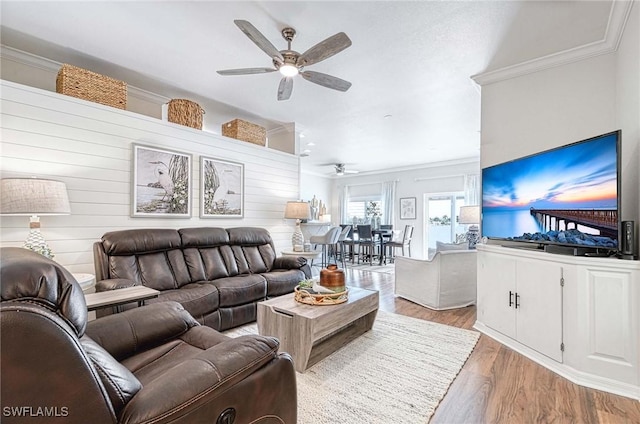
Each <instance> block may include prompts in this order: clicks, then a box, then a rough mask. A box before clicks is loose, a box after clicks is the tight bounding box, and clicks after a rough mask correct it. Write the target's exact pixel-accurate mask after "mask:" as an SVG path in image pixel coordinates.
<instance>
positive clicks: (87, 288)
mask: <svg viewBox="0 0 640 424" xmlns="http://www.w3.org/2000/svg"><path fill="white" fill-rule="evenodd" d="M71 275H73V278H75V279H76V281H77V282H78V284H80V288H81V289H82V292H83V293H85V294H87V293H91V292H93V288H94V287H95V286H96V276H95V275H93V274H85V273H78V274H76V273H73V274H71Z"/></svg>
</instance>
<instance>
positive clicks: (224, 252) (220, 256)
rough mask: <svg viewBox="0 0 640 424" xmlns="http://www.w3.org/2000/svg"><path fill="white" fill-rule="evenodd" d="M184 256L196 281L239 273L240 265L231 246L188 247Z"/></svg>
mask: <svg viewBox="0 0 640 424" xmlns="http://www.w3.org/2000/svg"><path fill="white" fill-rule="evenodd" d="M184 258H185V262H186V266H187V268H188V269H189V274H190V275H191V278H192V279H193V280H194V281H201V280H205V281H206V280H215V279H217V278H223V277H232V276H234V275H238V266H237V264H236V261H235V258H234V256H233V252H232V251H231V247H229V246H218V247H204V248H195V247H190V248H186V249H185V250H184Z"/></svg>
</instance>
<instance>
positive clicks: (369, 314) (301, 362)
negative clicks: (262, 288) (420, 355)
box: [257, 287, 379, 372]
mask: <svg viewBox="0 0 640 424" xmlns="http://www.w3.org/2000/svg"><path fill="white" fill-rule="evenodd" d="M348 296H349V299H348V301H347V302H345V303H341V304H338V305H323V306H316V305H306V304H304V303H300V302H297V301H296V300H295V299H294V294H293V293H290V294H287V295H284V296H278V297H276V298H273V299H269V300H266V301H264V302H260V303H258V317H257V322H258V332H259V333H260V334H262V335H266V336H273V337H277V338H278V339H279V340H280V351H282V352H287V353H289V354H290V355H291V357H292V358H293V364H294V368H295V369H296V371H298V372H305V370H307V369H308V368H309V367H311V366H312V365H314V364H315V363H317V362H318V361H320V360H321V359H323V358H325V357H327V356H328V355H329V354H331V353H333V352H335V351H336V350H338V349H339V348H341V347H342V346H344V345H345V344H347V343H349V342H350V341H352V340H354V339H355V338H357V337H358V336H360V335H361V334H363V333H365V332H367V331H369V330H370V329H371V327H372V326H373V322H374V321H375V319H376V314H377V313H378V302H379V300H378V299H379V296H378V292H377V291H375V290H366V289H361V288H358V287H349V295H348Z"/></svg>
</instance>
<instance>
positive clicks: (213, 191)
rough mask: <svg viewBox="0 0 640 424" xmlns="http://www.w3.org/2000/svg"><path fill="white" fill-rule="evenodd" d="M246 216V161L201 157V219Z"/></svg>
mask: <svg viewBox="0 0 640 424" xmlns="http://www.w3.org/2000/svg"><path fill="white" fill-rule="evenodd" d="M243 217H244V164H242V163H238V162H232V161H228V160H224V159H218V158H209V157H204V156H201V157H200V218H243Z"/></svg>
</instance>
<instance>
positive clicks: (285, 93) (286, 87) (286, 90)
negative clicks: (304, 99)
mask: <svg viewBox="0 0 640 424" xmlns="http://www.w3.org/2000/svg"><path fill="white" fill-rule="evenodd" d="M292 91H293V78H291V77H284V78H282V79H281V80H280V85H279V86H278V100H289V97H291V92H292Z"/></svg>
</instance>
